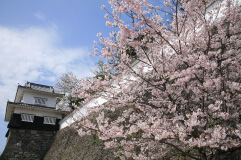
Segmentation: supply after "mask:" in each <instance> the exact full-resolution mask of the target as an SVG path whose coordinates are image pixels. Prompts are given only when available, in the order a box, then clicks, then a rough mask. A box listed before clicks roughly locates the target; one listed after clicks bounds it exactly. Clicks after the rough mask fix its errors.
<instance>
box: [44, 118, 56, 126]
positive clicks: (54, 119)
mask: <svg viewBox="0 0 241 160" xmlns="http://www.w3.org/2000/svg"><path fill="white" fill-rule="evenodd" d="M55 122H56V118H53V117H44V124H52V125H55Z"/></svg>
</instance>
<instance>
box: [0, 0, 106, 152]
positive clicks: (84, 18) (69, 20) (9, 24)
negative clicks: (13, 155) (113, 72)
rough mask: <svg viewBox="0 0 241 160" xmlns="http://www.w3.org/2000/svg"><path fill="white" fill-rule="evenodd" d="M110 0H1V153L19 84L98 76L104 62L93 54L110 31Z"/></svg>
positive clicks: (50, 82)
mask: <svg viewBox="0 0 241 160" xmlns="http://www.w3.org/2000/svg"><path fill="white" fill-rule="evenodd" d="M102 4H105V5H106V6H108V3H107V1H106V0H51V1H50V0H0V64H1V68H0V128H1V129H0V153H1V152H2V150H3V149H4V147H5V143H6V138H5V134H6V132H7V123H6V122H4V115H5V109H6V102H7V100H8V99H9V100H10V101H13V99H14V96H15V93H16V89H17V85H18V83H19V84H21V85H24V83H25V82H26V81H30V82H35V83H41V84H46V85H55V83H56V82H57V81H58V78H59V77H60V76H61V75H62V74H63V73H66V72H69V71H72V72H74V73H75V75H76V76H77V77H79V78H81V77H87V76H92V73H91V71H90V70H91V69H93V68H94V64H95V63H96V62H97V61H98V59H97V58H95V57H88V52H92V45H93V44H94V43H93V41H94V40H97V39H98V38H97V37H96V34H97V33H99V32H102V33H103V34H104V35H107V34H108V33H109V31H110V29H109V28H108V27H106V25H105V22H106V20H105V18H104V15H105V14H106V12H105V10H101V5H102Z"/></svg>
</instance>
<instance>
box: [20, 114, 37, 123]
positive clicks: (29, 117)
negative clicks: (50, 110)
mask: <svg viewBox="0 0 241 160" xmlns="http://www.w3.org/2000/svg"><path fill="white" fill-rule="evenodd" d="M21 118H22V121H24V122H33V120H34V115H31V114H21Z"/></svg>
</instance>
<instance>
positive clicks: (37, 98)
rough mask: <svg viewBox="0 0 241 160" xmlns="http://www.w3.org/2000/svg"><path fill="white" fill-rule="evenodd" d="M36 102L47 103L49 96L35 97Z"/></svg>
mask: <svg viewBox="0 0 241 160" xmlns="http://www.w3.org/2000/svg"><path fill="white" fill-rule="evenodd" d="M34 99H35V104H40V105H46V101H47V98H39V97H34Z"/></svg>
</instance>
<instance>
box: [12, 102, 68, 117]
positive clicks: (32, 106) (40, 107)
mask: <svg viewBox="0 0 241 160" xmlns="http://www.w3.org/2000/svg"><path fill="white" fill-rule="evenodd" d="M8 104H13V105H18V106H23V107H27V108H36V109H44V110H51V111H57V112H63V113H66V114H67V113H69V112H68V111H63V110H60V109H58V110H56V109H55V108H52V107H47V106H42V105H36V104H27V103H15V102H10V101H8Z"/></svg>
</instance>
